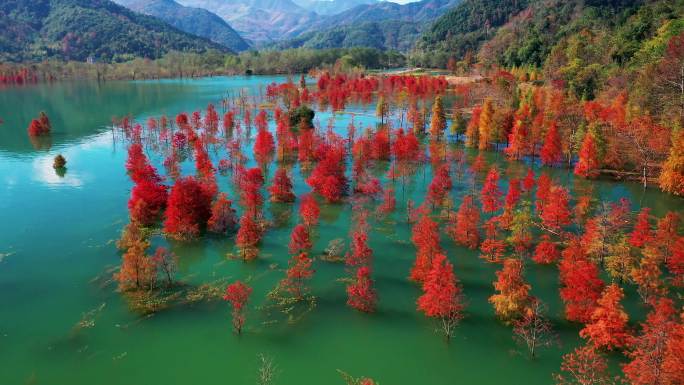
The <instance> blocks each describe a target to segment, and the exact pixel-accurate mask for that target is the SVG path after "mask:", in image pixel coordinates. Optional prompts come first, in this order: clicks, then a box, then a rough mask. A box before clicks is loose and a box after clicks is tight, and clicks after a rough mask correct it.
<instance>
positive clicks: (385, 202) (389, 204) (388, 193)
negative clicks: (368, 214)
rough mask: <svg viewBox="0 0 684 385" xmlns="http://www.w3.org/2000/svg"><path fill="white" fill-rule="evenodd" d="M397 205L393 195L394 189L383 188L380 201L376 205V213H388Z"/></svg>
mask: <svg viewBox="0 0 684 385" xmlns="http://www.w3.org/2000/svg"><path fill="white" fill-rule="evenodd" d="M396 207H397V198H395V197H394V189H393V188H388V189H385V191H384V192H383V195H382V203H381V204H380V205H379V206H378V213H380V214H382V215H388V214H391V213H392V212H394V210H395V209H396Z"/></svg>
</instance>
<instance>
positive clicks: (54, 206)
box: [0, 77, 684, 385]
mask: <svg viewBox="0 0 684 385" xmlns="http://www.w3.org/2000/svg"><path fill="white" fill-rule="evenodd" d="M284 80H285V78H283V77H232V78H211V79H198V80H164V81H143V82H110V83H104V84H99V85H98V84H97V83H88V82H82V83H59V84H53V85H39V86H30V87H24V88H16V89H0V119H3V120H4V124H2V125H0V218H1V219H2V220H0V384H7V385H13V384H58V385H59V384H64V385H67V384H68V385H81V384H82V385H92V384H99V385H109V384H122V385H123V384H127V385H131V384H139V385H146V384H179V385H180V384H206V385H214V384H216V385H218V384H253V383H255V378H256V371H257V367H258V361H257V355H258V354H265V355H267V356H269V357H271V358H272V359H273V361H274V363H275V364H276V365H277V366H278V370H279V374H278V377H277V379H276V382H275V383H276V384H282V385H287V384H291V385H294V384H297V385H309V384H311V385H320V384H342V383H343V381H342V380H341V378H340V376H339V375H338V374H337V373H336V369H341V370H344V371H346V372H349V373H351V374H353V375H355V376H368V377H372V378H374V379H375V380H376V381H378V382H379V383H380V384H382V385H403V384H406V385H409V384H410V385H415V384H425V385H454V384H483V385H484V384H492V385H502V384H511V385H516V384H530V385H532V384H550V383H552V379H551V374H552V373H553V372H557V371H558V370H559V369H558V368H559V365H560V361H561V355H562V354H564V353H566V352H569V351H571V350H572V349H573V348H574V347H575V346H576V345H577V344H578V343H579V342H580V341H579V337H578V336H577V333H578V330H579V328H578V326H577V325H572V324H568V323H566V322H565V321H563V320H562V318H563V317H562V304H561V303H560V300H559V297H558V274H557V269H556V267H555V266H537V265H534V264H533V263H527V265H526V278H527V280H528V281H529V282H530V283H531V285H532V294H533V295H535V296H537V297H539V298H541V299H542V300H543V301H544V302H546V303H547V304H548V306H549V316H550V318H551V319H552V320H553V323H554V327H555V329H556V331H557V333H558V335H559V337H560V340H561V342H562V344H561V346H559V347H555V348H551V349H545V350H542V351H541V352H540V355H539V357H538V358H536V359H530V358H528V356H527V354H526V352H525V351H523V350H522V348H521V347H519V346H518V345H516V344H515V342H514V341H513V339H512V332H511V328H510V327H507V326H505V325H503V324H501V323H500V322H499V321H498V320H496V318H495V317H494V312H493V309H492V307H491V305H490V304H489V303H488V302H487V298H488V297H489V296H490V295H492V294H493V287H492V281H493V280H494V279H495V275H494V272H495V271H496V270H497V269H498V268H500V265H493V264H486V263H485V262H484V261H482V260H481V259H479V258H478V253H477V252H474V251H470V250H467V249H465V248H462V247H458V246H455V245H454V243H453V242H452V241H451V240H450V239H448V238H447V237H446V236H443V237H442V246H443V247H444V249H445V250H446V253H447V255H448V257H449V259H450V260H451V261H452V262H453V264H454V268H455V272H456V275H457V276H458V277H459V278H460V280H461V282H462V284H463V289H464V293H465V296H466V298H467V302H468V306H467V309H466V318H465V319H464V320H463V322H462V324H461V325H460V326H459V327H458V329H457V331H456V335H455V338H453V339H452V341H451V343H450V344H446V343H445V342H444V340H443V338H442V337H441V336H440V335H439V334H437V333H436V332H435V331H434V329H435V324H434V323H433V322H432V321H431V320H429V319H427V318H426V317H424V316H423V315H422V314H420V313H418V312H417V311H416V310H415V301H416V298H417V297H418V295H419V292H420V290H419V288H418V287H417V286H415V285H413V284H411V283H410V282H408V280H407V276H408V272H409V269H410V267H411V265H412V263H413V261H414V257H415V249H414V247H413V245H412V244H411V243H410V240H409V239H410V228H409V226H408V225H407V224H406V221H405V219H404V218H405V216H406V211H405V207H406V201H407V199H413V200H414V201H416V202H418V203H420V202H422V200H423V197H424V195H425V190H426V187H427V184H428V182H429V181H430V178H431V170H430V167H429V166H426V167H425V170H419V171H418V172H417V173H416V176H415V177H414V178H413V180H412V181H411V182H410V183H409V184H407V186H406V189H405V191H404V192H402V189H401V186H400V185H399V184H397V186H395V188H396V191H397V208H398V209H397V212H395V213H394V214H392V215H391V216H390V217H389V218H387V219H371V221H370V224H371V228H372V231H371V233H370V246H371V248H373V250H374V262H373V263H374V278H375V280H376V289H377V291H378V296H379V306H378V311H377V312H376V313H375V314H371V315H367V314H361V313H358V312H356V311H354V310H352V309H351V308H349V307H347V306H346V305H345V302H346V293H345V290H344V283H342V282H339V281H338V279H339V278H343V277H345V270H344V266H343V265H341V264H332V263H326V262H323V261H320V260H317V261H316V262H315V263H314V266H315V269H316V274H315V276H314V279H313V281H312V290H313V294H315V295H316V296H317V297H318V301H317V306H316V308H315V309H314V311H312V312H310V313H308V314H306V315H305V316H304V317H303V318H302V319H301V320H300V321H299V322H297V323H294V324H288V323H284V322H279V323H269V322H268V321H269V318H268V316H267V315H266V314H265V312H263V311H261V310H259V309H258V306H260V305H262V304H263V303H264V301H265V294H266V293H267V292H268V291H269V290H270V289H271V288H272V287H273V286H274V285H275V283H276V282H277V281H278V280H279V279H280V278H281V277H282V274H283V273H282V270H281V269H282V268H284V267H286V266H287V260H288V259H289V253H288V251H287V244H288V242H289V235H290V231H291V228H292V227H293V226H294V225H295V224H296V221H297V205H298V203H295V204H294V205H291V206H288V205H277V206H276V205H271V204H269V203H267V204H266V205H265V207H264V213H265V215H266V216H267V217H268V218H271V219H273V218H276V217H277V218H278V219H279V221H277V223H276V226H275V227H273V228H270V229H269V230H268V231H267V233H266V234H265V236H264V239H263V242H262V245H261V252H260V256H259V260H257V261H256V262H254V263H243V262H242V261H237V260H231V259H228V258H227V257H226V254H227V253H229V252H233V251H234V240H233V239H232V238H230V237H226V238H211V239H206V238H202V239H200V240H199V241H197V242H192V243H185V244H182V243H168V242H167V241H166V240H165V239H163V238H162V237H158V236H157V237H155V238H153V247H156V246H159V245H164V246H167V247H170V248H171V249H172V251H174V252H175V253H176V254H178V255H179V256H180V267H179V272H178V278H179V279H180V280H182V281H183V282H186V283H188V284H201V283H206V282H212V281H216V280H218V279H229V280H234V279H243V280H244V279H251V285H253V287H254V293H253V295H252V299H251V304H250V310H249V312H248V314H247V318H248V321H247V325H246V330H245V332H244V333H243V335H242V336H237V335H236V334H234V333H233V332H232V329H231V324H230V308H229V306H228V305H227V304H226V303H224V302H223V301H216V302H208V303H196V304H193V305H188V306H181V307H174V308H172V309H168V310H164V311H162V312H159V313H157V314H154V315H152V316H141V315H139V314H138V313H135V312H134V311H132V310H131V309H129V306H128V303H127V301H126V298H125V297H124V296H122V295H121V293H119V292H117V290H116V287H115V285H113V284H107V280H108V279H109V278H110V277H111V273H112V269H113V268H115V267H116V266H118V264H119V263H120V258H121V257H120V253H119V251H118V250H117V249H116V247H115V245H114V240H115V239H117V238H118V237H119V235H120V232H121V230H122V228H123V226H124V225H125V224H126V223H127V222H128V211H127V207H126V203H127V200H128V198H129V193H130V189H131V187H132V184H131V181H130V179H129V178H128V176H127V175H126V172H125V169H124V163H125V160H126V147H125V143H122V142H121V141H120V140H114V136H113V134H112V130H111V119H112V117H113V116H123V115H126V114H129V113H130V114H131V115H132V116H133V117H134V119H135V120H136V121H138V122H141V123H144V122H145V121H146V120H147V118H148V117H149V116H154V117H159V116H161V115H162V114H166V115H167V116H169V117H173V116H175V115H176V114H177V113H179V112H183V111H185V112H192V111H195V110H200V109H201V110H204V109H205V108H206V106H207V104H208V103H214V104H216V105H217V109H218V110H219V113H221V109H220V107H219V104H218V102H219V100H220V99H221V98H223V97H225V96H226V95H228V94H232V95H235V94H237V93H239V92H240V90H245V91H249V92H250V93H251V94H252V95H258V94H259V92H262V91H264V90H265V86H266V84H269V83H271V82H274V81H277V82H281V81H284ZM311 82H312V81H310V83H311ZM41 110H44V111H46V112H47V114H48V116H49V117H50V119H51V121H52V125H53V130H52V134H51V137H50V141H51V143H31V141H29V138H28V136H27V134H26V127H27V126H28V124H29V122H30V120H31V119H32V118H34V117H35V116H36V115H37V114H38V112H39V111H41ZM374 110H375V109H374V105H371V106H368V107H363V106H351V107H349V108H348V109H347V110H346V113H344V114H337V115H335V117H334V118H335V120H334V125H335V129H336V130H337V131H338V132H344V131H345V130H346V127H347V125H348V124H349V121H350V118H351V115H350V114H349V112H354V113H355V114H356V116H355V118H354V121H355V123H356V125H357V127H358V128H365V127H367V126H369V125H372V124H374V123H375V121H376V118H375V117H374ZM332 116H333V115H332V113H331V112H330V111H325V112H317V117H316V119H317V120H318V121H320V124H321V127H326V126H327V124H328V119H329V118H331V117H332ZM271 126H273V122H271ZM272 128H273V127H272ZM36 148H38V149H36ZM58 153H61V154H63V155H64V156H65V157H66V159H67V160H68V164H67V167H68V170H67V172H66V174H65V175H64V176H63V177H60V176H58V175H57V174H56V173H55V170H54V169H53V168H52V159H53V157H54V156H55V155H57V154H58ZM246 153H247V154H249V155H250V156H251V151H247V152H246ZM211 155H212V160H213V162H214V164H215V165H216V164H217V162H218V159H220V158H221V157H225V153H212V154H211ZM148 156H150V157H151V159H152V161H153V163H154V164H155V165H156V166H157V167H158V169H159V171H160V172H162V173H163V171H164V169H163V167H162V166H161V161H162V159H161V158H160V157H159V154H155V153H154V152H152V151H150V152H148ZM469 156H472V154H469ZM487 157H488V160H489V161H490V162H499V163H500V167H501V168H500V169H501V170H502V173H503V174H505V175H508V176H523V175H524V173H525V171H526V168H527V165H525V164H522V163H507V162H504V161H503V159H502V156H501V155H500V154H498V155H497V154H496V153H493V152H492V153H490V154H488V155H487ZM253 162H254V161H253V159H251V160H250V165H253ZM535 167H537V166H535ZM386 170H387V167H386V166H379V167H378V175H384V174H385V172H386ZM274 171H275V166H274V165H273V164H272V165H271V166H270V167H269V175H268V178H267V183H266V184H267V185H269V184H270V179H271V177H272V174H273V172H274ZM536 171H537V174H538V173H539V170H537V169H536ZM546 171H547V172H549V173H551V174H552V175H553V176H554V177H555V178H557V179H558V180H559V181H561V182H562V183H564V184H566V185H568V186H569V187H570V188H571V190H576V189H578V188H582V187H585V186H586V183H587V182H585V181H575V180H573V177H572V175H571V173H569V172H568V171H567V170H561V169H546ZM183 172H184V173H185V174H188V173H192V172H194V171H193V167H192V161H186V162H185V163H183ZM292 176H293V178H294V183H295V192H296V193H297V195H298V196H300V195H301V194H303V193H306V192H308V191H309V190H310V189H309V187H308V186H307V185H306V184H305V183H304V176H303V175H302V172H301V170H300V169H299V167H298V166H297V167H295V168H294V170H293V172H292ZM482 179H483V176H482V175H480V176H476V177H475V180H476V183H477V186H478V188H479V186H481V183H482ZM218 181H219V186H220V189H221V190H223V191H226V192H228V194H229V196H230V197H231V198H232V199H234V198H235V194H234V192H233V187H232V183H231V180H230V177H229V176H219V179H218ZM383 183H388V182H387V181H386V180H385V179H384V177H383ZM389 183H391V182H389ZM469 183H470V182H468V180H467V178H466V177H464V178H461V179H456V178H454V189H453V191H452V196H453V198H454V200H455V204H456V206H458V205H459V204H460V201H461V197H462V196H463V194H464V193H466V192H467V191H468V189H469V188H470V187H469ZM593 183H595V188H594V190H595V193H596V195H597V196H598V197H600V198H601V199H608V200H612V201H616V200H617V199H619V198H620V197H627V198H629V199H630V200H631V202H632V204H633V208H634V209H635V210H636V209H638V208H639V207H641V206H649V207H651V208H652V209H653V212H654V214H655V215H658V216H660V215H663V214H664V213H665V212H666V211H667V210H678V211H679V212H682V210H683V208H684V204H683V203H682V200H681V199H677V198H674V197H672V196H670V195H666V194H662V193H660V192H658V191H656V190H655V189H654V188H649V189H648V190H646V191H645V192H644V191H643V190H642V188H641V186H639V185H638V184H633V183H627V184H625V183H614V182H608V181H599V182H593ZM501 187H502V189H504V191H505V189H506V188H507V187H506V185H505V182H502V185H501ZM321 209H322V212H321V223H320V226H319V229H318V231H317V234H316V237H315V244H314V248H313V250H312V255H320V253H321V252H322V251H323V249H324V248H325V247H326V246H327V244H328V242H329V241H331V240H332V239H335V238H345V240H346V238H347V234H348V233H349V227H350V223H351V218H350V211H351V210H350V206H349V204H342V205H322V207H321ZM239 210H240V209H239ZM528 262H529V261H528ZM626 295H627V299H626V301H625V302H626V307H627V309H628V311H629V313H630V316H631V317H632V320H633V321H634V320H636V321H638V320H640V319H642V318H643V312H644V309H643V308H642V307H641V306H640V305H639V304H638V302H639V300H638V296H637V295H636V293H635V291H634V289H633V288H631V287H629V288H627V291H626ZM90 311H92V312H93V313H91V315H92V317H89V318H92V319H94V325H90V326H91V327H86V328H77V327H76V325H77V324H78V323H79V321H80V320H81V319H82V317H83V314H84V313H88V312H90ZM613 361H614V362H615V364H616V365H617V362H618V359H617V357H613Z"/></svg>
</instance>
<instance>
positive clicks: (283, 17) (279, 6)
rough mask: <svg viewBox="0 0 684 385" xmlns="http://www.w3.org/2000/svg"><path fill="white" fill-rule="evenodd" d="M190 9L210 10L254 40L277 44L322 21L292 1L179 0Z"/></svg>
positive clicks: (247, 37) (244, 35) (313, 13)
mask: <svg viewBox="0 0 684 385" xmlns="http://www.w3.org/2000/svg"><path fill="white" fill-rule="evenodd" d="M178 2H179V3H181V4H182V5H185V6H189V7H198V8H204V9H207V10H210V11H211V12H213V13H215V14H217V15H219V16H220V17H222V18H223V19H224V20H226V21H227V22H228V23H230V25H231V26H232V27H233V28H235V29H236V30H237V31H238V32H240V34H241V35H242V36H243V37H244V38H246V39H248V40H252V41H256V42H259V41H262V42H263V41H266V42H268V41H274V40H280V39H282V38H283V36H286V35H288V34H291V33H292V32H293V31H296V30H301V29H302V28H303V26H306V25H310V24H311V23H313V22H315V21H317V19H319V18H320V16H319V15H317V14H316V13H315V12H313V11H311V10H307V9H304V8H302V7H300V6H299V5H297V4H295V3H294V2H292V1H291V0H230V1H226V0H179V1H178Z"/></svg>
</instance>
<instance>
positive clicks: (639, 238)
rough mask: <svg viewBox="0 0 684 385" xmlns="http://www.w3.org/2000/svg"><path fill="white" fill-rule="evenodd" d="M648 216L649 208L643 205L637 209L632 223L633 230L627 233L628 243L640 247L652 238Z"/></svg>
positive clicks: (649, 215)
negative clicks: (637, 211) (637, 212)
mask: <svg viewBox="0 0 684 385" xmlns="http://www.w3.org/2000/svg"><path fill="white" fill-rule="evenodd" d="M650 217H651V209H649V208H648V207H644V208H643V209H641V211H639V215H637V217H636V223H635V224H634V230H632V232H631V233H630V234H629V244H630V245H632V246H634V247H638V248H642V247H644V245H646V244H647V243H649V242H651V241H652V240H653V236H654V235H653V230H651V224H650V223H649V219H650Z"/></svg>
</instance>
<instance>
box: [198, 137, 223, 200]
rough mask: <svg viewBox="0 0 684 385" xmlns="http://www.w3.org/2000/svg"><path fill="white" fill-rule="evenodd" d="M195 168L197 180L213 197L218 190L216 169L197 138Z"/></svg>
mask: <svg viewBox="0 0 684 385" xmlns="http://www.w3.org/2000/svg"><path fill="white" fill-rule="evenodd" d="M195 168H196V169H197V180H198V181H200V182H201V183H202V186H203V187H204V189H205V190H207V193H208V194H209V195H210V196H211V198H212V199H213V198H214V196H215V195H216V193H217V192H218V185H217V183H216V170H215V169H214V166H213V165H212V164H211V159H209V153H208V152H207V149H206V148H204V146H203V145H202V143H201V142H200V141H199V140H198V141H196V142H195Z"/></svg>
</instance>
